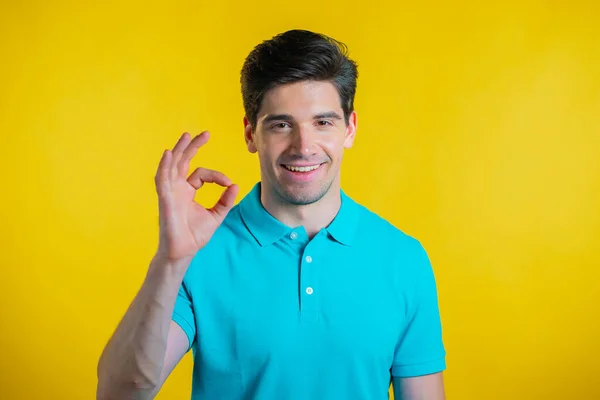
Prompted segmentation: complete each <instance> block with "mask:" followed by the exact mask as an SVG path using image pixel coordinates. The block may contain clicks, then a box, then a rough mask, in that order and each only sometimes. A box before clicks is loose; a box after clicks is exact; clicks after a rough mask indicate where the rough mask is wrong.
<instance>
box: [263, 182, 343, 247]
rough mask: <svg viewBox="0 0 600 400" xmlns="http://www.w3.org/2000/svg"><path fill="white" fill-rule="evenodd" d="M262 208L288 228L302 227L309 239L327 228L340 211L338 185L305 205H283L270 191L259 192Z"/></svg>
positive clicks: (334, 185)
mask: <svg viewBox="0 0 600 400" xmlns="http://www.w3.org/2000/svg"><path fill="white" fill-rule="evenodd" d="M260 197H261V203H262V205H263V207H264V208H265V209H266V210H267V211H268V212H269V214H271V215H272V216H273V217H274V218H275V219H277V220H278V221H279V222H281V223H283V224H285V225H287V226H290V227H297V226H303V227H304V229H305V230H306V233H307V234H308V237H309V238H312V237H314V236H315V235H316V234H317V233H319V231H320V230H321V229H323V228H325V227H327V226H328V225H329V224H330V223H331V221H333V219H334V218H335V216H336V215H337V213H338V212H339V210H340V206H341V196H340V188H339V185H336V184H333V185H332V186H331V188H329V191H328V192H327V193H326V194H325V195H324V196H323V197H322V198H321V199H319V200H318V201H316V202H315V203H312V204H307V205H301V206H299V205H293V204H289V203H285V202H284V201H282V200H281V199H280V198H279V196H277V195H275V194H274V193H272V191H270V190H261V196H260Z"/></svg>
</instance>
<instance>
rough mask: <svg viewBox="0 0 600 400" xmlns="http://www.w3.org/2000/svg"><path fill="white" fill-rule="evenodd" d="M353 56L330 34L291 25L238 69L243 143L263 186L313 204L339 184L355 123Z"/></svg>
mask: <svg viewBox="0 0 600 400" xmlns="http://www.w3.org/2000/svg"><path fill="white" fill-rule="evenodd" d="M357 75H358V73H357V67H356V64H355V63H354V62H353V61H352V60H350V59H349V58H348V57H347V53H346V47H345V46H344V45H343V44H342V43H340V42H337V41H335V40H334V39H331V38H329V37H327V36H324V35H320V34H317V33H313V32H308V31H302V30H293V31H288V32H285V33H282V34H280V35H277V36H275V37H274V38H272V39H271V40H268V41H265V42H263V43H261V44H259V45H258V46H257V47H256V48H254V50H253V51H252V52H251V53H250V54H249V55H248V57H247V58H246V61H245V63H244V67H243V69H242V76H241V83H242V96H243V101H244V108H245V112H246V117H245V119H244V124H245V138H246V143H247V146H248V150H249V151H251V152H253V153H254V152H258V156H259V159H260V165H261V178H262V183H263V188H264V189H266V190H271V191H273V192H274V194H277V195H278V196H279V197H280V199H281V200H283V201H284V202H287V203H291V204H298V205H300V204H311V203H313V202H315V201H317V200H319V199H320V198H322V197H323V196H324V195H325V194H326V193H327V192H328V191H329V189H330V188H331V187H332V186H334V184H335V186H336V187H339V169H340V165H341V160H342V155H343V151H344V148H349V147H351V146H352V143H353V141H354V134H355V131H356V113H355V112H354V95H355V92H356V79H357Z"/></svg>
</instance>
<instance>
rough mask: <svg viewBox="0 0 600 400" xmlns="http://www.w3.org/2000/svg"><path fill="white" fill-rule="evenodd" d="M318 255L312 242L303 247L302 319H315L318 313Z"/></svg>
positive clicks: (301, 271)
mask: <svg viewBox="0 0 600 400" xmlns="http://www.w3.org/2000/svg"><path fill="white" fill-rule="evenodd" d="M317 261H318V255H315V246H314V243H311V244H309V245H308V246H306V248H305V249H304V254H303V256H302V258H301V265H300V268H301V270H300V287H299V289H300V302H301V304H300V307H301V309H300V314H301V316H302V319H303V320H315V319H317V315H318V282H317V272H318V270H317V265H315V264H316V263H317Z"/></svg>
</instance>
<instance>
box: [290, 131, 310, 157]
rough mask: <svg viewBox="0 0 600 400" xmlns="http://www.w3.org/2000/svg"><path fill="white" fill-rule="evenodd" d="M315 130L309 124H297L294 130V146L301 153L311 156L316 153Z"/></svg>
mask: <svg viewBox="0 0 600 400" xmlns="http://www.w3.org/2000/svg"><path fill="white" fill-rule="evenodd" d="M314 146H315V137H314V132H313V130H312V129H311V128H310V127H307V126H296V129H294V132H293V147H294V150H296V152H297V153H298V154H299V155H303V156H309V155H311V154H314V153H315V151H314Z"/></svg>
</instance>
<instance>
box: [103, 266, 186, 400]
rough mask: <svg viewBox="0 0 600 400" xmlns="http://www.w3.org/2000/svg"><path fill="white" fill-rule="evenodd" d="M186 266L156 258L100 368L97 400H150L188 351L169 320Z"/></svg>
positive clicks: (109, 345)
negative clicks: (132, 399)
mask: <svg viewBox="0 0 600 400" xmlns="http://www.w3.org/2000/svg"><path fill="white" fill-rule="evenodd" d="M186 267H187V266H185V265H171V264H168V263H166V262H164V261H162V260H160V259H159V258H155V259H154V260H153V261H152V263H151V265H150V268H149V270H148V274H147V276H146V279H145V280H144V283H143V285H142V287H141V289H140V291H139V292H138V294H137V295H136V297H135V299H134V300H133V302H132V303H131V305H130V307H129V309H128V311H127V312H126V313H125V316H124V317H123V319H122V320H121V322H120V323H119V326H118V327H117V329H116V330H115V332H114V334H113V336H112V337H111V338H110V340H109V342H108V344H107V345H106V348H105V349H104V351H103V353H102V355H101V357H100V361H99V363H98V387H97V393H96V397H97V399H98V400H104V399H106V400H108V399H130V398H135V399H151V398H153V397H154V396H155V395H156V393H157V392H158V390H159V389H160V387H161V386H162V384H163V383H164V381H165V380H166V378H167V376H168V375H169V374H170V373H171V371H172V370H173V368H174V367H175V365H177V363H178V362H179V360H181V358H182V357H183V356H184V354H185V353H186V352H187V350H188V348H189V340H188V337H187V335H186V334H185V333H184V331H183V329H181V328H180V327H179V326H178V325H177V324H176V323H175V322H173V321H172V320H171V317H172V315H173V309H174V306H175V301H176V298H177V293H178V291H179V287H180V285H181V282H182V280H183V276H184V274H185V270H186Z"/></svg>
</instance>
